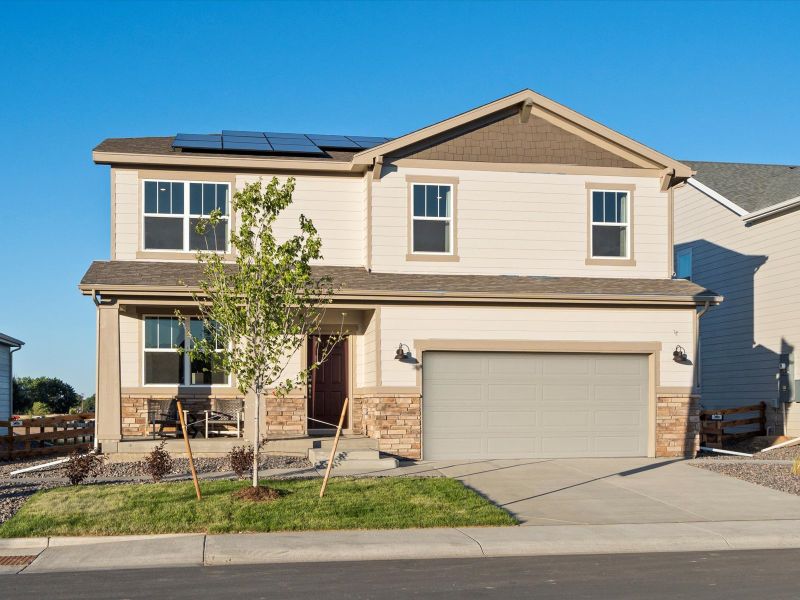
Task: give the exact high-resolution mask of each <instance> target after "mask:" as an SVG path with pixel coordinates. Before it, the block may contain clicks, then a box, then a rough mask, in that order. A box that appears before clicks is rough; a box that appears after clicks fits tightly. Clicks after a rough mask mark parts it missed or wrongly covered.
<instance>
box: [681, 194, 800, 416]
mask: <svg viewBox="0 0 800 600" xmlns="http://www.w3.org/2000/svg"><path fill="white" fill-rule="evenodd" d="M798 231H800V212H798V211H795V212H792V213H788V214H784V215H783V216H780V217H777V218H772V219H766V220H763V221H760V222H756V223H754V224H752V225H751V226H748V227H745V225H744V223H743V222H742V221H741V219H740V218H739V217H738V216H737V215H736V214H734V213H733V212H732V211H730V210H728V209H727V208H725V207H723V206H721V205H720V204H719V203H717V202H716V201H714V200H712V199H711V198H709V197H708V196H706V195H705V194H703V193H702V192H700V191H698V190H696V189H695V188H693V187H690V186H684V187H682V188H680V189H679V190H677V191H676V193H675V244H676V249H678V250H679V249H681V248H686V247H691V248H692V254H693V275H694V277H693V279H694V281H695V282H697V283H699V284H701V285H704V286H708V287H709V288H711V289H713V290H714V291H715V292H718V293H720V294H722V295H723V296H725V301H724V302H723V303H722V304H721V305H720V306H719V307H716V308H712V309H711V310H710V311H709V312H708V313H707V315H706V316H704V317H703V318H702V320H701V328H700V331H701V352H702V367H701V368H702V394H703V403H704V404H706V405H708V406H728V405H735V404H752V403H755V402H761V401H766V402H768V403H772V402H774V401H775V400H776V398H777V395H778V384H777V380H776V377H777V373H778V359H779V355H780V354H781V353H783V352H791V351H793V350H794V349H796V348H797V347H798V345H799V344H800V319H798V318H797V282H798V279H797V277H798V273H800V252H798V242H797V240H798V237H797V232H798ZM795 355H797V351H795ZM795 377H797V378H799V379H800V366H796V367H795ZM799 420H800V419H799ZM798 425H800V423H798ZM796 431H799V432H800V427H799V428H798V429H797V430H796Z"/></svg>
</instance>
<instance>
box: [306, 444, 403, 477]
mask: <svg viewBox="0 0 800 600" xmlns="http://www.w3.org/2000/svg"><path fill="white" fill-rule="evenodd" d="M330 452H331V451H330V448H311V449H310V450H309V451H308V460H309V461H310V462H311V464H312V465H314V468H316V469H326V468H327V467H328V458H329V457H330ZM398 464H399V463H398V462H397V459H396V458H391V457H381V455H380V452H378V451H377V450H367V449H340V448H337V450H336V456H335V457H334V459H333V470H334V471H337V472H342V471H386V470H388V469H395V468H397V466H398Z"/></svg>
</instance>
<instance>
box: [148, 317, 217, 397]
mask: <svg viewBox="0 0 800 600" xmlns="http://www.w3.org/2000/svg"><path fill="white" fill-rule="evenodd" d="M187 326H188V327H189V328H190V329H189V331H191V337H190V339H189V340H187V337H186V327H187ZM191 338H195V339H202V338H205V339H208V340H211V339H212V338H213V332H211V331H209V330H208V329H207V328H206V327H205V326H204V325H203V321H202V320H200V319H195V318H190V319H188V320H187V321H186V322H181V320H180V319H178V318H177V317H156V316H154V317H145V319H144V360H143V363H144V374H143V375H144V383H145V385H189V386H191V385H227V384H228V382H229V378H228V374H227V373H223V372H220V371H217V370H214V369H213V368H212V365H209V364H208V363H207V362H205V361H201V360H192V359H191V358H190V357H189V355H188V353H183V354H181V353H180V352H179V348H186V346H187V343H191V341H190V340H191Z"/></svg>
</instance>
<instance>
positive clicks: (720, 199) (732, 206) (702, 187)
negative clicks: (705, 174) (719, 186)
mask: <svg viewBox="0 0 800 600" xmlns="http://www.w3.org/2000/svg"><path fill="white" fill-rule="evenodd" d="M686 182H687V183H688V184H689V185H691V186H692V187H693V188H695V189H697V190H700V191H701V192H703V193H704V194H705V195H706V196H708V197H710V198H713V199H714V200H716V201H717V202H719V203H720V204H722V206H724V207H725V208H727V209H729V210H732V211H733V212H735V213H736V214H737V215H739V216H740V217H744V216H745V215H748V214H749V213H748V212H747V211H746V210H745V209H743V208H742V207H741V206H739V205H738V204H736V203H735V202H731V201H730V200H728V199H727V198H726V197H725V196H723V195H722V194H720V193H719V192H715V191H714V190H712V189H711V188H710V187H708V186H707V185H705V184H703V183H700V182H699V181H697V179H695V178H694V177H689V179H687V180H686Z"/></svg>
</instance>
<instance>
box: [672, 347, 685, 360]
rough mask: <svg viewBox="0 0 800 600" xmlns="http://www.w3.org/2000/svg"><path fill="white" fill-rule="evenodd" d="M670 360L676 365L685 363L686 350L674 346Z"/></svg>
mask: <svg viewBox="0 0 800 600" xmlns="http://www.w3.org/2000/svg"><path fill="white" fill-rule="evenodd" d="M672 360H674V361H675V362H676V363H682V362H686V350H685V349H684V348H683V346H675V351H674V352H673V353H672Z"/></svg>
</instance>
